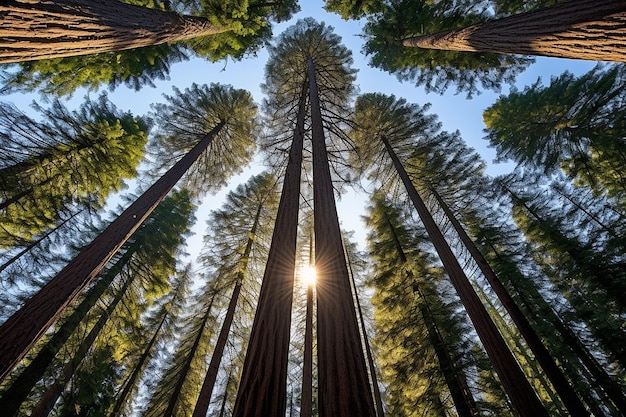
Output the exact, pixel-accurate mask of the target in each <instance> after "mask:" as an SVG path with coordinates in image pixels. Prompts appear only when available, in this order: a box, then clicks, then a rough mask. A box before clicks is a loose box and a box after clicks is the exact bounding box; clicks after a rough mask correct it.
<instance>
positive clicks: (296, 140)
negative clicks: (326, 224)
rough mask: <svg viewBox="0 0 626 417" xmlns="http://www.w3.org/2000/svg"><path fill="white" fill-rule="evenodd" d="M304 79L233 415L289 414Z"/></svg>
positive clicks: (304, 96) (257, 416) (241, 416)
mask: <svg viewBox="0 0 626 417" xmlns="http://www.w3.org/2000/svg"><path fill="white" fill-rule="evenodd" d="M305 93H306V80H305V82H303V84H302V92H301V96H300V101H299V103H298V115H297V121H296V127H295V130H294V134H293V143H292V144H291V150H290V151H289V162H288V163H287V169H286V172H285V179H284V182H283V190H282V194H281V196H280V202H279V204H278V213H277V214H276V223H275V226H274V232H273V234H272V243H271V245H270V251H269V255H268V259H267V264H266V266H265V273H264V274H263V283H262V284H261V292H260V294H259V302H258V306H257V311H256V314H255V316H254V323H253V325H252V332H251V335H250V340H249V343H248V351H247V353H246V359H245V361H244V367H243V371H242V375H241V382H240V384H239V390H238V392H237V399H236V401H235V408H234V411H233V416H236V417H266V416H282V415H285V410H286V408H287V397H286V393H287V363H288V359H289V335H290V327H291V303H292V300H293V281H294V274H295V267H296V266H295V265H296V239H297V234H298V211H299V208H300V178H301V171H302V147H303V142H304V119H305V111H306V94H305Z"/></svg>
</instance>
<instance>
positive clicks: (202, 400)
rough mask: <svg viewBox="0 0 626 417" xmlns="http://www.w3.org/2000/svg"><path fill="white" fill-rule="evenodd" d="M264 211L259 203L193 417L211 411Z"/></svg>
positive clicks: (203, 416) (201, 416)
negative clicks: (214, 389) (212, 397)
mask: <svg viewBox="0 0 626 417" xmlns="http://www.w3.org/2000/svg"><path fill="white" fill-rule="evenodd" d="M262 209H263V203H262V202H261V203H259V206H258V208H257V211H256V215H255V216H254V222H253V224H252V228H251V229H250V233H249V234H248V236H249V237H248V241H247V242H246V248H245V249H244V252H243V254H242V255H241V260H240V261H239V265H240V269H239V272H238V273H237V279H236V282H235V288H233V293H232V295H231V297H230V302H229V303H228V309H227V311H226V316H225V317H224V323H223V324H222V328H221V329H220V334H219V336H218V337H217V343H216V345H215V349H214V350H213V353H212V354H211V362H210V363H209V369H208V370H207V374H206V376H205V377H204V382H203V383H202V389H201V390H200V395H199V397H198V401H197V402H196V406H195V408H194V410H193V416H192V417H205V416H206V413H207V411H208V409H209V405H210V404H211V395H212V394H213V387H214V386H215V381H216V380H217V374H218V371H219V368H220V364H221V362H222V356H223V354H224V348H225V347H226V342H227V341H228V333H229V332H230V326H231V325H232V323H233V317H234V316H235V309H236V308H237V301H238V300H239V294H240V292H241V286H242V284H243V278H244V271H245V270H246V268H247V266H248V261H249V260H250V252H251V251H252V245H253V244H254V238H255V236H256V230H257V228H258V226H259V219H260V217H261V210H262Z"/></svg>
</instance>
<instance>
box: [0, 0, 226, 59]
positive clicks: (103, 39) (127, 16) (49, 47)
mask: <svg viewBox="0 0 626 417" xmlns="http://www.w3.org/2000/svg"><path fill="white" fill-rule="evenodd" d="M0 16H2V26H0V64H6V63H9V62H23V61H33V60H38V59H48V58H60V57H67V56H76V55H88V54H95V53H101V52H111V51H122V50H126V49H133V48H139V47H142V46H150V45H159V44H162V43H167V42H176V41H180V40H183V39H189V38H193V37H196V36H205V35H212V34H216V33H220V32H225V31H227V30H229V28H225V27H224V28H223V27H217V26H215V25H213V24H212V23H211V22H210V21H209V20H208V19H204V18H199V17H191V16H180V15H178V14H176V13H170V12H163V11H160V10H156V9H149V8H147V7H141V6H134V5H131V4H127V3H122V2H120V1H115V0H107V1H99V0H63V1H60V0H40V1H32V0H8V1H6V0H5V1H4V2H2V4H0Z"/></svg>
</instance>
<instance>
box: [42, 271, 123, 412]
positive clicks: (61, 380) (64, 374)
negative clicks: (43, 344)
mask: <svg viewBox="0 0 626 417" xmlns="http://www.w3.org/2000/svg"><path fill="white" fill-rule="evenodd" d="M132 281H133V279H132V277H130V278H127V279H126V281H125V282H124V285H123V286H122V288H120V290H119V291H118V293H117V296H116V297H115V298H114V299H113V301H112V302H111V304H109V306H107V309H106V311H104V312H103V313H102V314H101V315H100V318H98V321H97V322H96V324H94V326H93V327H92V328H91V330H90V331H89V333H88V334H87V337H86V338H85V339H84V340H83V341H82V342H81V344H80V346H79V347H78V350H77V351H76V353H75V354H74V357H73V358H72V359H70V361H69V362H68V363H67V364H65V366H64V367H63V370H62V371H61V375H60V376H59V377H58V378H57V380H56V381H55V382H54V384H52V385H51V386H50V388H48V390H47V391H46V392H45V393H44V394H43V396H42V397H41V399H40V400H39V403H38V404H37V405H36V406H35V408H34V409H33V411H32V413H31V414H30V417H46V416H47V415H48V414H50V411H52V408H54V404H55V403H56V402H57V400H58V399H59V397H60V396H61V394H62V393H63V390H64V389H65V387H66V386H67V385H68V384H69V382H70V379H71V378H72V376H73V375H74V372H76V369H77V368H78V366H79V365H80V364H81V362H82V361H83V359H84V358H85V355H86V354H87V352H88V351H89V349H91V346H92V345H93V343H94V342H95V341H96V338H97V337H98V335H99V334H100V331H102V329H103V328H104V325H105V324H106V323H107V321H108V320H109V317H110V316H111V314H113V312H114V310H115V308H116V307H117V305H118V304H119V302H120V301H121V300H122V297H123V296H124V294H125V293H126V290H127V289H128V287H129V286H130V284H131V282H132Z"/></svg>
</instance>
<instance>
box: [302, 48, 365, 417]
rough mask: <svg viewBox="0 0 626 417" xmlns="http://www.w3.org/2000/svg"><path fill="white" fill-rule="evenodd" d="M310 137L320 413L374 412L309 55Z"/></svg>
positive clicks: (335, 415)
mask: <svg viewBox="0 0 626 417" xmlns="http://www.w3.org/2000/svg"><path fill="white" fill-rule="evenodd" d="M307 67H308V76H309V97H310V102H311V129H312V142H313V199H314V206H313V213H314V223H315V268H316V273H317V281H316V290H317V351H318V362H317V363H318V373H319V380H318V385H319V388H318V397H319V406H318V408H319V415H320V417H327V416H333V417H350V416H361V417H375V416H376V410H375V409H374V402H373V400H372V392H371V390H370V387H369V381H368V376H367V367H366V366H365V356H364V354H363V349H362V348H361V338H360V335H359V327H358V324H357V318H356V312H355V309H354V302H353V300H352V292H351V290H350V277H349V276H348V268H347V265H346V258H345V255H344V250H343V244H342V241H341V230H340V228H339V219H338V217H337V207H336V205H335V198H334V195H333V185H332V181H331V177H330V166H329V163H328V154H327V151H326V143H325V139H324V130H323V125H322V116H321V109H320V103H319V94H318V89H317V83H316V80H315V67H314V63H313V60H312V59H311V58H308V60H307Z"/></svg>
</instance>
